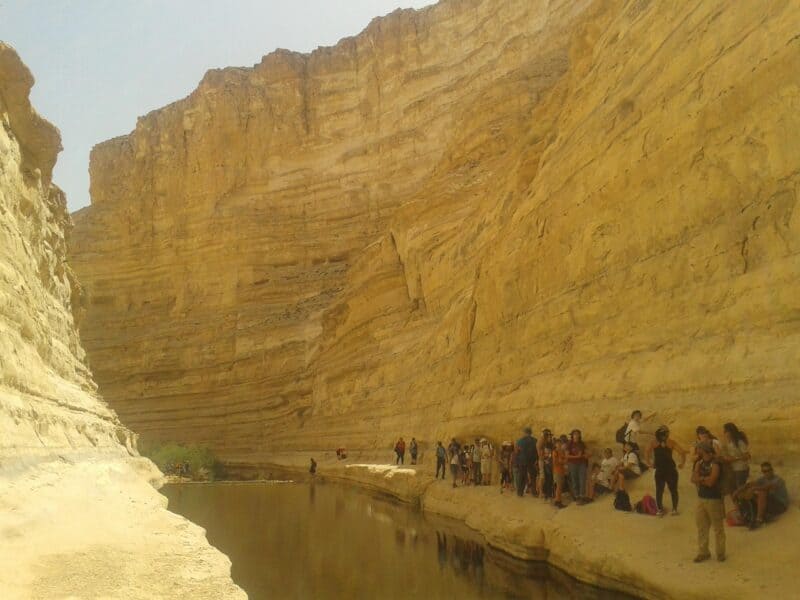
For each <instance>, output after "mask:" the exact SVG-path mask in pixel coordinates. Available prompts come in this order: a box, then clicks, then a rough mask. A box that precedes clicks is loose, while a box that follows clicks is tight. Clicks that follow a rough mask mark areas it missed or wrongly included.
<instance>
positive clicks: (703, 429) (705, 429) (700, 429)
mask: <svg viewBox="0 0 800 600" xmlns="http://www.w3.org/2000/svg"><path fill="white" fill-rule="evenodd" d="M694 432H695V433H696V434H697V435H700V434H701V433H704V434H706V435H707V436H708V437H709V438H710V439H712V440H715V439H717V436H715V435H714V434H713V433H711V432H710V431H709V430H708V427H705V426H704V425H698V426H697V429H695V430H694Z"/></svg>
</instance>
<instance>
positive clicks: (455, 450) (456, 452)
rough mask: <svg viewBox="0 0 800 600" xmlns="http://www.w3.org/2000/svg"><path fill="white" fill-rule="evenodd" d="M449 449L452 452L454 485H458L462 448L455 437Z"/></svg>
mask: <svg viewBox="0 0 800 600" xmlns="http://www.w3.org/2000/svg"><path fill="white" fill-rule="evenodd" d="M447 450H448V452H449V453H450V474H451V475H452V476H453V487H457V486H456V479H457V478H458V472H459V471H460V470H461V464H460V457H461V448H460V447H459V445H458V442H456V439H455V438H453V441H452V442H450V445H449V446H448V448H447Z"/></svg>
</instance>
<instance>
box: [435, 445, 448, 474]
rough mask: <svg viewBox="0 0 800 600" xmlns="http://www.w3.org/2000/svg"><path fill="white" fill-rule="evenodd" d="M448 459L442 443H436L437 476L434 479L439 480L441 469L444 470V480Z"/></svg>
mask: <svg viewBox="0 0 800 600" xmlns="http://www.w3.org/2000/svg"><path fill="white" fill-rule="evenodd" d="M446 458H447V452H446V451H445V449H444V446H442V442H436V476H435V477H434V479H439V469H441V470H442V479H444V474H445V459H446Z"/></svg>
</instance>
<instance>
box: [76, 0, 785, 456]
mask: <svg viewBox="0 0 800 600" xmlns="http://www.w3.org/2000/svg"><path fill="white" fill-rule="evenodd" d="M798 31H800V8H798V7H797V5H796V4H794V3H792V2H789V1H785V2H773V3H769V5H756V3H743V2H736V1H733V0H717V1H709V2H703V3H699V4H696V5H691V4H688V3H684V4H681V3H677V4H676V3H664V2H649V1H647V0H630V1H623V0H617V1H599V0H598V1H590V0H586V1H583V2H574V1H572V0H562V1H559V0H552V1H544V0H541V1H534V2H531V1H529V0H525V1H523V0H443V1H442V2H440V3H439V4H437V5H435V6H433V7H430V8H427V9H424V10H421V11H398V12H395V13H393V14H392V15H389V16H388V17H386V18H383V19H378V20H375V21H373V23H372V24H371V25H370V26H369V27H368V28H367V29H366V30H365V31H364V32H362V33H361V34H359V35H358V36H356V37H354V38H349V39H345V40H342V41H341V42H340V43H339V44H338V45H337V46H335V47H333V48H323V49H318V50H317V51H315V52H313V53H311V54H309V55H301V54H295V53H290V52H286V51H278V52H276V53H273V54H271V55H269V56H267V57H265V58H264V60H263V61H262V62H261V63H260V64H259V65H256V66H255V67H253V68H250V69H245V68H241V69H240V68H232V69H224V70H221V71H211V72H209V73H208V74H207V75H206V77H205V78H204V79H203V81H202V82H201V83H200V85H199V87H198V88H197V90H196V91H194V92H193V93H192V94H191V95H190V96H188V97H187V98H186V99H184V100H181V101H179V102H176V103H174V104H172V105H170V106H168V107H165V108H164V109H161V110H158V111H155V112H153V113H150V114H149V115H147V116H145V117H143V118H141V119H140V120H139V122H138V124H137V127H136V129H135V130H134V131H133V132H132V133H131V134H130V135H128V136H124V137H121V138H117V139H114V140H110V141H108V142H105V143H102V144H100V145H98V146H97V147H96V148H95V149H94V151H93V153H92V158H91V175H92V189H91V192H92V206H91V207H89V208H87V209H84V210H82V211H80V212H79V213H78V214H76V215H75V221H76V231H75V235H74V236H73V238H72V243H71V247H70V252H71V255H70V261H71V263H72V264H73V266H74V268H75V270H76V272H77V273H78V275H79V279H80V280H81V282H82V284H83V286H84V287H85V289H86V291H87V294H88V302H87V305H86V314H85V317H84V318H83V320H82V322H81V333H82V337H83V340H84V343H85V345H86V347H87V350H88V353H89V358H90V363H91V366H92V369H93V371H94V373H95V376H96V379H97V381H98V383H99V385H100V390H101V392H102V393H103V394H104V395H105V396H106V397H107V398H108V399H109V401H110V402H111V404H112V406H114V408H115V409H116V410H117V411H118V413H119V414H120V417H121V419H122V420H123V422H124V423H126V425H128V426H130V427H131V428H133V429H134V430H136V431H137V432H139V433H141V435H142V436H143V437H145V438H147V439H150V440H158V439H161V440H167V439H169V440H179V441H185V442H197V443H203V444H208V445H210V446H212V447H213V448H214V449H215V450H216V452H217V453H218V454H219V455H220V456H221V457H222V458H223V459H224V460H226V461H228V462H231V463H250V464H254V463H259V462H266V461H269V460H271V458H273V457H274V456H275V454H276V453H279V452H283V451H289V450H315V451H318V452H319V451H324V450H331V449H333V448H336V447H338V446H347V447H349V448H352V449H355V450H362V451H365V452H366V451H378V450H380V451H381V452H385V453H386V454H388V452H389V449H390V448H391V444H392V441H393V439H394V438H395V437H396V436H397V435H405V436H407V438H408V437H410V436H412V435H415V436H416V437H417V438H418V439H421V440H422V441H423V442H424V444H425V445H426V446H427V445H428V444H431V443H432V442H433V441H434V440H435V439H437V438H438V439H443V438H446V437H449V436H451V435H459V436H471V435H478V434H481V435H488V436H491V437H493V438H495V439H501V438H506V437H509V436H511V435H512V434H514V433H515V432H516V431H517V430H518V429H519V428H520V427H521V426H522V425H524V424H526V423H533V424H534V425H535V426H539V425H549V426H551V427H554V428H556V429H557V430H559V431H568V430H569V429H571V428H572V427H574V426H578V427H581V428H583V429H584V431H585V432H586V434H587V437H588V438H589V440H590V442H592V443H593V444H594V443H596V444H603V445H607V444H609V443H610V442H611V440H613V431H614V430H615V429H616V428H617V427H618V426H619V425H620V424H621V422H622V421H623V420H624V418H625V417H626V416H627V415H628V414H629V413H630V410H631V409H633V408H642V409H643V410H644V411H645V414H646V415H648V416H650V423H651V424H652V425H653V426H654V425H656V424H658V423H661V422H664V423H668V424H670V425H671V426H672V428H673V430H674V431H675V432H676V435H677V436H678V437H679V438H680V439H681V440H683V441H686V442H688V441H690V440H691V438H692V434H691V432H692V430H693V428H694V426H695V425H697V424H698V423H704V424H706V425H708V426H710V427H711V428H712V429H713V430H716V431H719V430H720V429H721V424H722V423H723V422H725V421H728V420H734V421H736V422H737V423H738V424H739V425H740V426H741V427H742V428H744V429H745V430H747V431H748V432H749V433H750V434H751V438H753V440H754V445H755V446H756V448H757V456H759V457H760V456H762V455H764V456H766V455H769V453H771V452H773V451H775V450H776V449H777V448H778V446H779V445H780V448H781V451H782V453H783V455H784V456H789V455H794V456H796V454H797V451H798V450H799V449H800V446H799V445H798V438H797V436H796V434H794V433H793V432H792V425H793V424H795V423H797V419H798V418H800V408H798V407H800V404H798V400H800V385H798V384H799V383H800V382H799V381H798V379H800V371H798V367H797V365H798V359H800V254H799V253H800V236H799V235H798V233H800V211H797V210H795V209H796V206H797V195H798V185H800V143H799V142H798V137H797V135H796V132H797V131H798V130H800V117H799V116H798V115H800V112H798V110H797V109H798V105H800V87H799V86H798V79H797V73H798V72H800V38H798V36H797V32H798Z"/></svg>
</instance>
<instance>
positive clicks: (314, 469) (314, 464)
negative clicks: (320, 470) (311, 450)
mask: <svg viewBox="0 0 800 600" xmlns="http://www.w3.org/2000/svg"><path fill="white" fill-rule="evenodd" d="M308 472H309V473H311V474H312V475H315V474H316V472H317V461H315V460H314V459H313V458H312V459H311V466H310V467H308Z"/></svg>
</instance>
